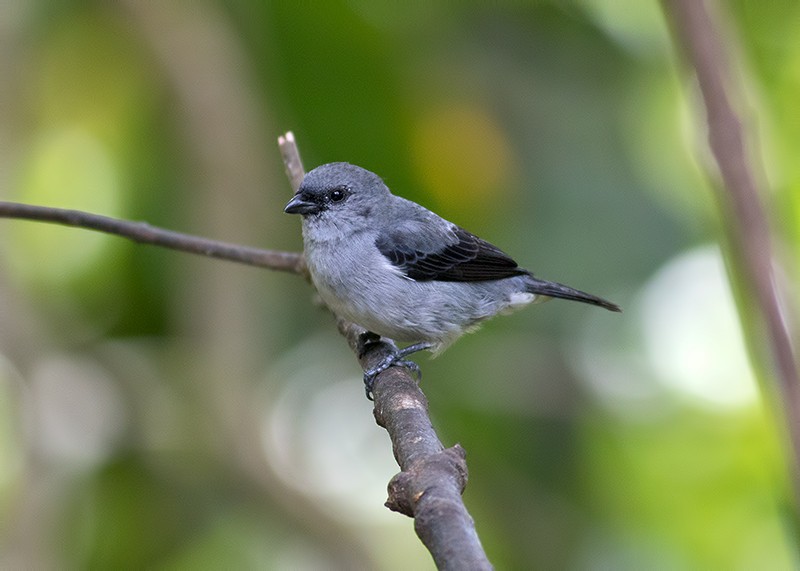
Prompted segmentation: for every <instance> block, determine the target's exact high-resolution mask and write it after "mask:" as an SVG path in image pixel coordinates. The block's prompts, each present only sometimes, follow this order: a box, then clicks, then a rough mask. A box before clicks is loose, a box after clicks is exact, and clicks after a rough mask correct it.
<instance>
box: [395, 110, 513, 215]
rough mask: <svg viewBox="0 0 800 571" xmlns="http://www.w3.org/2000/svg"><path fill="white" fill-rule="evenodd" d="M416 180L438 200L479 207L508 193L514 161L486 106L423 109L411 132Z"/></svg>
mask: <svg viewBox="0 0 800 571" xmlns="http://www.w3.org/2000/svg"><path fill="white" fill-rule="evenodd" d="M411 146H412V157H413V160H414V164H415V167H416V169H417V171H418V173H419V177H420V179H421V180H422V181H423V182H424V183H425V184H426V185H427V186H428V189H429V190H430V192H431V193H433V194H434V195H435V196H436V198H437V199H439V201H440V202H450V203H452V202H456V201H458V202H459V203H461V204H466V205H469V206H470V207H472V208H474V209H475V211H476V212H480V211H482V210H483V208H484V207H485V206H487V205H488V204H489V203H490V202H491V201H492V200H493V199H496V198H497V197H498V196H507V195H508V190H509V189H508V187H509V186H510V183H512V181H514V179H515V178H516V172H517V169H516V161H515V157H514V156H513V151H512V149H511V145H510V144H509V142H508V139H507V138H506V135H505V133H504V132H503V131H502V129H501V128H500V127H499V126H498V125H497V123H496V121H495V120H494V118H492V117H491V116H490V115H489V114H488V113H487V111H486V110H485V109H483V108H481V107H479V106H477V105H474V104H470V103H461V104H456V105H452V106H448V107H440V108H437V109H434V110H432V111H431V112H429V113H427V114H423V115H422V118H421V120H420V122H419V123H418V124H417V125H416V126H415V127H414V131H413V133H412V141H411Z"/></svg>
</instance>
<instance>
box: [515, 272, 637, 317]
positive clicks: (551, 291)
mask: <svg viewBox="0 0 800 571" xmlns="http://www.w3.org/2000/svg"><path fill="white" fill-rule="evenodd" d="M527 291H528V292H529V293H533V294H536V295H543V296H547V297H557V298H560V299H569V300H572V301H580V302H582V303H590V304H592V305H598V306H600V307H604V308H606V309H607V310H609V311H622V308H620V306H618V305H617V304H616V303H611V302H610V301H606V300H605V299H603V298H601V297H597V296H596V295H592V294H590V293H585V292H582V291H580V290H577V289H573V288H571V287H569V286H565V285H563V284H560V283H556V282H548V281H545V280H540V279H538V278H535V277H533V276H530V278H529V279H528V287H527Z"/></svg>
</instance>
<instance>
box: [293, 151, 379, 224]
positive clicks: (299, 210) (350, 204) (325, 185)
mask: <svg viewBox="0 0 800 571" xmlns="http://www.w3.org/2000/svg"><path fill="white" fill-rule="evenodd" d="M389 197H391V193H390V192H389V189H388V188H387V187H386V185H385V184H384V183H383V180H381V178H380V177H379V176H378V175H376V174H375V173H372V172H370V171H368V170H366V169H362V168H361V167H357V166H355V165H351V164H349V163H329V164H325V165H322V166H319V167H317V168H315V169H314V170H312V171H310V172H309V173H308V174H306V176H305V178H304V179H303V182H302V184H301V185H300V188H299V189H297V192H296V193H295V195H294V196H293V197H292V199H291V200H290V201H289V203H288V204H287V205H286V207H285V208H284V209H283V211H284V212H286V213H288V214H301V215H302V216H303V217H304V218H309V217H327V216H330V215H332V216H335V217H346V218H348V219H350V220H357V219H359V218H361V219H369V218H371V217H372V216H374V215H375V214H376V213H377V211H378V209H380V208H381V207H382V206H383V205H384V203H385V201H387V200H388V199H389Z"/></svg>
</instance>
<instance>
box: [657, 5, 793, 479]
mask: <svg viewBox="0 0 800 571" xmlns="http://www.w3.org/2000/svg"><path fill="white" fill-rule="evenodd" d="M662 3H663V7H664V11H665V13H666V14H667V16H668V17H669V18H670V19H671V21H672V31H673V35H674V36H675V43H676V44H677V45H680V46H682V47H683V49H684V50H685V55H686V57H687V58H688V60H689V62H690V63H691V65H692V66H693V67H694V70H695V73H696V75H697V82H698V84H699V86H700V91H701V93H702V96H703V102H704V105H705V109H706V118H707V122H708V138H709V146H710V147H711V151H712V153H713V155H714V159H715V160H716V163H717V166H718V168H719V172H720V174H721V176H722V179H723V181H724V183H725V188H726V189H727V192H726V193H721V201H722V203H723V204H725V205H727V207H728V208H730V210H731V212H732V215H733V218H734V223H733V224H731V225H730V227H729V229H728V231H729V233H730V238H731V243H732V247H733V249H734V252H735V254H736V255H737V256H738V258H739V259H740V260H741V262H742V274H743V275H742V278H743V280H744V281H745V283H746V285H747V287H748V289H749V290H750V291H752V292H753V293H754V296H755V300H756V307H757V310H758V312H759V313H760V315H761V317H762V319H763V322H764V324H765V327H766V330H767V332H766V338H767V339H768V342H769V347H770V350H771V353H772V358H773V361H774V365H775V366H774V369H775V371H776V377H777V380H778V385H779V386H778V388H779V391H780V393H781V394H782V397H783V398H782V399H781V400H782V403H783V406H784V407H785V415H786V419H787V421H788V424H789V427H788V429H789V430H788V432H789V434H788V436H789V439H790V441H791V446H792V449H793V459H794V462H793V472H794V473H793V480H794V483H795V486H796V488H795V491H796V492H798V493H800V377H798V370H797V362H796V360H795V355H794V350H793V346H794V345H793V342H792V339H791V335H790V333H789V330H788V329H787V327H786V321H785V320H784V316H783V315H782V312H781V308H780V302H779V299H780V298H779V294H778V291H777V284H776V280H775V275H774V270H773V264H774V263H775V260H774V258H773V254H772V244H771V240H770V228H769V222H768V220H767V217H766V216H765V214H764V208H763V206H762V204H761V199H760V196H761V194H762V192H761V190H760V189H759V188H758V184H757V182H756V177H755V176H754V175H753V162H754V159H753V157H751V156H750V154H749V153H748V152H747V147H748V146H747V143H746V135H745V132H744V129H743V128H742V122H741V120H740V119H739V117H738V116H737V113H736V111H735V110H734V108H733V105H732V103H731V102H732V101H736V100H739V101H741V100H742V99H743V98H742V94H741V93H737V92H736V90H735V88H734V87H735V85H736V84H735V82H734V81H733V74H732V72H731V69H730V65H729V62H728V60H727V58H726V53H725V47H724V46H723V43H722V40H721V37H720V34H721V29H720V28H721V26H720V25H719V22H717V23H715V22H714V21H713V19H712V14H710V13H709V11H708V10H707V4H708V2H707V1H706V0H662Z"/></svg>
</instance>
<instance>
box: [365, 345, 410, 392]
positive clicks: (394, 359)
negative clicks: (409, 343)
mask: <svg viewBox="0 0 800 571" xmlns="http://www.w3.org/2000/svg"><path fill="white" fill-rule="evenodd" d="M395 366H397V367H405V368H407V369H409V370H410V371H411V373H412V374H413V375H414V376H415V377H416V378H417V382H419V381H421V380H422V370H421V369H420V368H419V365H417V364H416V363H415V362H414V361H409V360H408V359H403V355H402V354H401V353H400V352H397V353H392V354H390V355H387V356H386V358H385V359H383V360H382V361H381V362H380V363H378V364H377V365H375V366H374V367H372V368H371V369H369V370H368V371H365V372H364V391H365V392H366V394H367V399H368V400H374V399H373V398H372V388H373V387H374V386H375V379H377V378H378V375H380V374H381V373H382V372H384V371H385V370H386V369H388V368H389V367H395Z"/></svg>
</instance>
